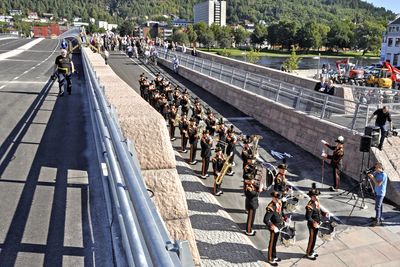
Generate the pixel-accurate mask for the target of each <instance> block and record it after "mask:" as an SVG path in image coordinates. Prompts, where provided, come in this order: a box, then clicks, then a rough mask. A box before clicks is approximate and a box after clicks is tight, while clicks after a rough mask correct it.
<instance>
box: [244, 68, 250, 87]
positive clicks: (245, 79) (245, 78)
mask: <svg viewBox="0 0 400 267" xmlns="http://www.w3.org/2000/svg"><path fill="white" fill-rule="evenodd" d="M248 79H249V73H248V72H246V76H245V77H244V83H243V89H246V84H247V80H248Z"/></svg>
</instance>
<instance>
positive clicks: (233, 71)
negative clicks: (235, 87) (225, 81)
mask: <svg viewBox="0 0 400 267" xmlns="http://www.w3.org/2000/svg"><path fill="white" fill-rule="evenodd" d="M234 75H235V69H234V68H232V74H231V84H233V76H234Z"/></svg>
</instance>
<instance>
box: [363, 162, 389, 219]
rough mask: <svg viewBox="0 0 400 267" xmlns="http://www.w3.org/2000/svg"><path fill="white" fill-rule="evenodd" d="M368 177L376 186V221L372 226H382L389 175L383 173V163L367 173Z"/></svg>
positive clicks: (377, 164) (378, 163)
mask: <svg viewBox="0 0 400 267" xmlns="http://www.w3.org/2000/svg"><path fill="white" fill-rule="evenodd" d="M366 173H367V175H368V177H369V178H370V179H371V180H372V181H373V182H374V184H375V188H374V189H375V211H376V216H375V220H374V222H373V223H372V226H380V225H382V203H383V199H384V198H385V194H386V186H387V180H388V178H387V174H386V173H385V172H384V171H383V166H382V163H380V162H377V163H375V165H374V167H373V168H371V169H369V170H367V171H366Z"/></svg>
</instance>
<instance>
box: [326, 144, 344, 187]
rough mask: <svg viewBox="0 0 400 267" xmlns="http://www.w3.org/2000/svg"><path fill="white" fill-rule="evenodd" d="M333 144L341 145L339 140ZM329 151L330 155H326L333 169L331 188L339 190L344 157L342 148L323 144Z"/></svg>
mask: <svg viewBox="0 0 400 267" xmlns="http://www.w3.org/2000/svg"><path fill="white" fill-rule="evenodd" d="M335 142H337V143H341V144H343V142H342V141H341V140H336V141H335ZM325 146H327V147H328V148H329V149H331V150H333V153H332V155H328V156H327V158H328V159H330V160H331V165H332V169H333V187H334V188H335V189H336V190H338V189H339V181H340V172H341V170H342V158H343V156H344V149H343V146H341V147H338V146H331V145H329V144H325Z"/></svg>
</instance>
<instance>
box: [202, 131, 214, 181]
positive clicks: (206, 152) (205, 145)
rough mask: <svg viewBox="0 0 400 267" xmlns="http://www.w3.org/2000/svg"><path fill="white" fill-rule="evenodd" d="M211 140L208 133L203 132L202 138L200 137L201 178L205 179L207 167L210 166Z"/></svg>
mask: <svg viewBox="0 0 400 267" xmlns="http://www.w3.org/2000/svg"><path fill="white" fill-rule="evenodd" d="M212 142H213V139H212V137H211V136H209V134H208V131H207V130H205V131H203V136H202V137H201V141H200V146H201V155H200V156H201V159H202V165H201V176H200V177H201V178H202V179H206V178H207V177H208V173H207V171H208V167H209V165H210V158H211V146H212Z"/></svg>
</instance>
